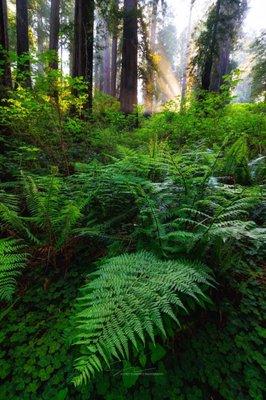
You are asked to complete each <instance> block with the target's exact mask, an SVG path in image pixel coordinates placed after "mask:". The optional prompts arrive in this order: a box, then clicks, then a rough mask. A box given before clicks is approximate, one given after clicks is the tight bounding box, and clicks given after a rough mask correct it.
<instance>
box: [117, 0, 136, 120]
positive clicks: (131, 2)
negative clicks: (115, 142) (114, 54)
mask: <svg viewBox="0 0 266 400" xmlns="http://www.w3.org/2000/svg"><path fill="white" fill-rule="evenodd" d="M137 59H138V21H137V0H124V23H123V48H122V72H121V87H120V102H121V110H122V111H123V112H124V113H126V114H129V113H132V112H133V111H134V106H135V105H136V104H137V84H138V77H137V73H138V60H137Z"/></svg>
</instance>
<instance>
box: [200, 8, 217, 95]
mask: <svg viewBox="0 0 266 400" xmlns="http://www.w3.org/2000/svg"><path fill="white" fill-rule="evenodd" d="M220 8H221V0H217V2H216V7H215V21H214V24H213V28H212V37H211V43H210V51H209V54H208V56H207V58H206V61H205V65H204V68H203V74H202V89H204V90H209V88H210V83H211V72H212V65H213V58H214V54H215V48H216V41H217V29H218V23H219V15H220Z"/></svg>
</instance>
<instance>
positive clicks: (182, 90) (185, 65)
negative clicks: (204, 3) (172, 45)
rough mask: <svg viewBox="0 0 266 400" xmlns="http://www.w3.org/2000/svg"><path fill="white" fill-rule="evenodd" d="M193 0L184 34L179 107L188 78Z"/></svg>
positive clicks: (185, 90) (193, 0) (184, 96)
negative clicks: (184, 42) (184, 44)
mask: <svg viewBox="0 0 266 400" xmlns="http://www.w3.org/2000/svg"><path fill="white" fill-rule="evenodd" d="M194 3H195V0H191V2H190V8H189V17H188V26H187V34H186V54H185V63H184V69H183V74H182V81H181V109H182V108H183V106H184V102H185V98H186V93H187V78H188V65H189V59H190V49H191V22H192V10H193V5H194Z"/></svg>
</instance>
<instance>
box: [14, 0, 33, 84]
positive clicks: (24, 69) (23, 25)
mask: <svg viewBox="0 0 266 400" xmlns="http://www.w3.org/2000/svg"><path fill="white" fill-rule="evenodd" d="M16 22H17V55H18V63H17V82H18V83H20V84H21V85H23V86H25V87H28V88H30V87H31V72H30V55H29V17H28V0H17V1H16Z"/></svg>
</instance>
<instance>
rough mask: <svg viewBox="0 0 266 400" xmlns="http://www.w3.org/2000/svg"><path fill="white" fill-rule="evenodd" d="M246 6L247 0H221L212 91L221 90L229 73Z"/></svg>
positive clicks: (211, 75)
mask: <svg viewBox="0 0 266 400" xmlns="http://www.w3.org/2000/svg"><path fill="white" fill-rule="evenodd" d="M246 8H247V0H242V1H236V0H234V1H232V0H221V4H220V9H219V17H218V26H217V31H218V34H217V45H216V47H217V49H216V52H215V54H214V57H213V63H212V70H211V74H210V86H209V90H210V91H211V92H219V91H220V88H221V85H222V83H223V77H224V75H226V74H228V73H229V64H230V54H231V52H232V50H233V46H234V38H235V37H236V36H237V33H238V31H239V28H240V26H241V23H242V21H243V17H244V13H245V11H246Z"/></svg>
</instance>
